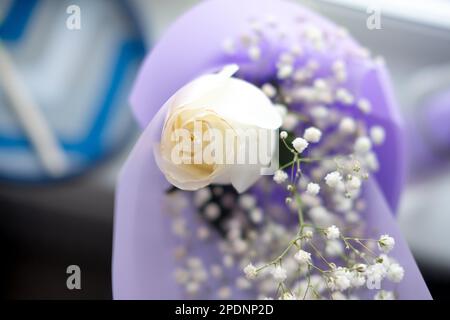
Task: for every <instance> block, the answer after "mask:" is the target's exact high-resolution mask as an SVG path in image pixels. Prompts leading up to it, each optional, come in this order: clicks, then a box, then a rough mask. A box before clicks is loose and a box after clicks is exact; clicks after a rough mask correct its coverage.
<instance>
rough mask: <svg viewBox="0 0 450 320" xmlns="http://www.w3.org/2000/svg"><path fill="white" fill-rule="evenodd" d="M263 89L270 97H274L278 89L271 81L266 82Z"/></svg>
mask: <svg viewBox="0 0 450 320" xmlns="http://www.w3.org/2000/svg"><path fill="white" fill-rule="evenodd" d="M261 90H262V91H263V92H264V93H265V94H266V96H268V97H269V98H273V97H275V96H276V94H277V89H275V87H274V86H273V85H271V84H270V83H266V84H264V85H263V86H262V87H261Z"/></svg>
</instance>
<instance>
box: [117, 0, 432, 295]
mask: <svg viewBox="0 0 450 320" xmlns="http://www.w3.org/2000/svg"><path fill="white" fill-rule="evenodd" d="M267 14H270V15H273V16H275V17H282V18H283V21H286V23H287V30H289V28H290V27H292V28H293V27H295V26H289V23H290V21H295V17H297V16H302V17H303V18H305V17H306V18H307V19H309V20H311V21H313V22H314V23H315V24H318V25H320V26H321V27H322V28H324V29H328V30H333V29H335V28H336V26H335V25H334V24H332V23H330V22H328V21H325V20H324V19H323V18H321V17H319V16H317V15H315V14H314V13H312V12H310V11H308V10H306V9H304V8H302V7H301V6H299V5H297V4H294V3H291V2H287V1H280V0H245V1H234V2H233V1H229V0H210V1H205V2H203V3H202V4H200V5H199V6H197V7H195V8H194V9H192V10H191V11H189V12H188V13H187V14H186V15H184V16H183V17H181V18H180V19H179V20H178V21H177V22H176V23H175V24H174V25H173V26H172V27H171V28H170V30H169V31H168V32H167V33H166V35H165V36H164V37H163V38H162V39H161V41H160V43H159V44H158V45H157V46H156V47H155V49H154V50H153V52H152V54H151V55H150V56H149V57H148V58H147V60H146V61H145V63H144V65H143V67H142V69H141V72H140V74H139V77H138V79H137V81H136V84H135V87H134V90H133V93H132V96H131V104H132V107H133V110H134V112H135V115H136V117H137V119H138V121H139V123H140V124H141V126H142V127H143V128H144V132H143V134H142V136H141V137H140V139H139V141H138V142H137V144H136V146H135V147H134V149H133V151H132V153H131V154H130V156H129V158H128V160H127V162H126V163H125V165H124V167H123V169H122V171H121V174H120V178H119V181H118V186H117V192H116V210H115V211H116V212H115V226H114V252H113V293H114V298H115V299H176V298H182V297H183V296H182V292H181V288H180V287H178V285H177V284H176V283H175V281H174V278H173V271H174V268H175V260H174V258H173V256H172V252H173V249H174V247H175V245H176V240H175V239H174V237H173V236H172V234H171V231H170V223H169V222H170V221H169V220H170V219H168V218H167V216H166V215H165V214H164V211H165V209H164V204H163V203H164V202H163V198H164V196H165V194H164V192H165V190H166V189H167V188H168V187H169V184H168V183H167V181H166V180H165V178H164V176H163V175H162V173H161V172H160V170H159V168H158V166H157V165H156V163H155V159H154V157H153V147H154V145H155V142H157V141H158V140H159V137H160V134H161V128H162V123H163V118H164V116H165V110H164V109H163V108H162V109H160V108H161V107H162V106H163V105H164V104H165V102H166V101H167V100H168V99H169V98H170V97H171V95H172V94H174V93H175V92H176V91H177V90H178V89H179V88H181V87H182V86H183V85H185V84H186V83H188V82H189V81H191V80H193V79H194V78H196V77H198V76H199V75H202V74H205V73H208V72H212V71H215V70H218V69H220V68H221V67H223V66H224V65H226V64H229V63H232V62H234V63H238V64H239V65H240V66H241V74H240V75H241V76H243V77H245V78H247V79H252V80H254V81H256V82H259V81H264V79H268V78H269V77H270V76H271V75H272V74H273V72H274V68H275V66H274V64H275V62H274V63H273V65H272V64H266V65H264V66H259V67H255V66H254V65H253V64H251V63H250V61H249V60H248V57H246V56H244V55H238V56H236V57H234V58H233V59H231V58H230V57H228V56H226V55H224V53H223V50H222V47H221V44H222V41H223V40H224V39H225V38H227V37H230V36H231V37H236V36H239V35H240V32H242V30H243V29H244V28H245V27H246V26H247V23H248V20H249V19H250V18H252V17H255V16H258V15H267ZM287 37H289V33H287ZM287 42H289V39H288V40H287ZM352 47H354V48H357V47H358V45H357V44H356V43H355V42H354V41H353V40H351V39H349V40H345V41H342V48H343V49H344V48H346V49H348V48H352ZM281 49H282V48H279V47H277V45H272V46H268V48H267V49H266V51H267V52H265V51H264V48H263V54H267V55H268V56H269V57H270V55H272V54H274V52H276V51H277V50H281ZM339 55H342V52H339V50H337V51H336V52H332V53H330V52H327V53H326V54H325V55H323V56H317V57H316V58H317V59H318V60H320V61H321V62H326V61H327V60H328V61H331V60H332V59H336V57H339ZM347 85H348V87H349V88H350V89H352V90H353V91H355V90H356V91H357V92H359V93H360V94H361V95H362V96H365V97H366V98H367V99H369V100H370V101H371V102H372V105H374V106H376V108H374V110H373V112H372V114H371V115H370V116H368V118H367V122H368V123H369V124H371V123H377V124H382V125H383V126H384V127H385V130H386V134H387V139H386V143H385V144H383V145H382V146H380V147H377V148H375V151H376V152H377V154H378V157H379V160H380V163H381V169H380V171H379V172H378V174H377V175H376V177H375V179H372V180H371V181H370V183H368V186H367V187H366V194H367V195H366V196H367V200H368V211H367V221H368V223H369V225H370V227H371V229H373V230H374V231H377V233H376V234H375V236H378V235H379V234H380V233H389V234H390V235H391V236H393V237H395V239H396V242H397V244H396V248H395V249H394V251H393V254H392V255H393V257H395V258H396V259H397V260H398V261H399V262H400V263H401V264H402V265H403V266H404V268H405V278H404V280H403V281H402V282H401V283H400V284H398V285H397V286H396V289H397V291H398V292H399V295H400V298H401V299H430V298H431V296H430V294H429V292H428V289H427V288H426V285H425V283H424V281H423V279H422V276H421V274H420V272H419V270H418V269H417V266H416V264H415V261H414V259H413V257H412V255H411V253H410V251H409V249H408V247H407V244H406V243H405V241H404V240H403V239H402V237H401V235H400V233H399V231H398V228H397V226H396V224H395V219H394V217H393V212H394V211H395V208H396V206H397V203H398V199H399V195H400V192H401V187H402V183H403V178H404V177H403V172H404V151H403V146H404V143H403V133H402V130H401V127H402V123H401V120H400V117H399V114H398V111H397V108H396V105H395V101H394V99H393V96H392V93H391V89H390V83H389V78H388V75H387V73H386V71H385V68H384V66H383V65H380V64H375V63H369V62H367V63H359V64H357V65H352V66H351V68H350V69H349V81H348V83H347ZM185 211H186V212H185V214H186V215H187V216H192V215H193V214H194V212H193V210H191V208H186V210H185ZM194 250H195V251H196V253H197V255H198V256H200V257H202V258H204V259H214V257H217V255H218V254H219V253H218V252H217V250H216V249H215V246H214V245H213V243H209V244H203V243H201V244H200V243H198V244H196V245H194ZM388 289H389V288H388ZM373 294H375V292H373ZM232 297H233V298H237V299H239V298H250V297H249V296H246V294H245V293H243V292H241V291H238V290H234V289H233V294H232ZM211 298H215V297H214V296H212V297H211Z"/></svg>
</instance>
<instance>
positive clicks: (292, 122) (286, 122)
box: [277, 109, 298, 131]
mask: <svg viewBox="0 0 450 320" xmlns="http://www.w3.org/2000/svg"><path fill="white" fill-rule="evenodd" d="M277 111H280V110H278V109H277ZM297 124H298V118H297V116H296V115H295V114H293V113H287V114H286V115H285V116H284V117H283V125H282V127H283V129H285V130H287V131H292V130H294V129H295V127H296V126H297Z"/></svg>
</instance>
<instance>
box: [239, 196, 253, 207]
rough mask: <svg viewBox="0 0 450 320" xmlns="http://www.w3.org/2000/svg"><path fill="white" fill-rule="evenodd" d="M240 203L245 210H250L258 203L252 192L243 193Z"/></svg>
mask: <svg viewBox="0 0 450 320" xmlns="http://www.w3.org/2000/svg"><path fill="white" fill-rule="evenodd" d="M239 204H240V205H241V207H242V208H243V209H245V210H250V209H252V208H254V207H255V205H256V198H255V197H254V196H252V195H250V194H243V195H242V196H240V197H239Z"/></svg>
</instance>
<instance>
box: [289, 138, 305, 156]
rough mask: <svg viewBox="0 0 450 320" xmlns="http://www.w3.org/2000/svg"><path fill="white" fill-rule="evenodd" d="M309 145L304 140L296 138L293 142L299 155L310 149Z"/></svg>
mask: <svg viewBox="0 0 450 320" xmlns="http://www.w3.org/2000/svg"><path fill="white" fill-rule="evenodd" d="M308 144H309V143H308V141H306V140H305V139H303V138H295V139H294V141H292V146H293V147H294V149H295V151H297V152H298V153H302V152H303V151H305V149H306V148H307V147H308Z"/></svg>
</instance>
